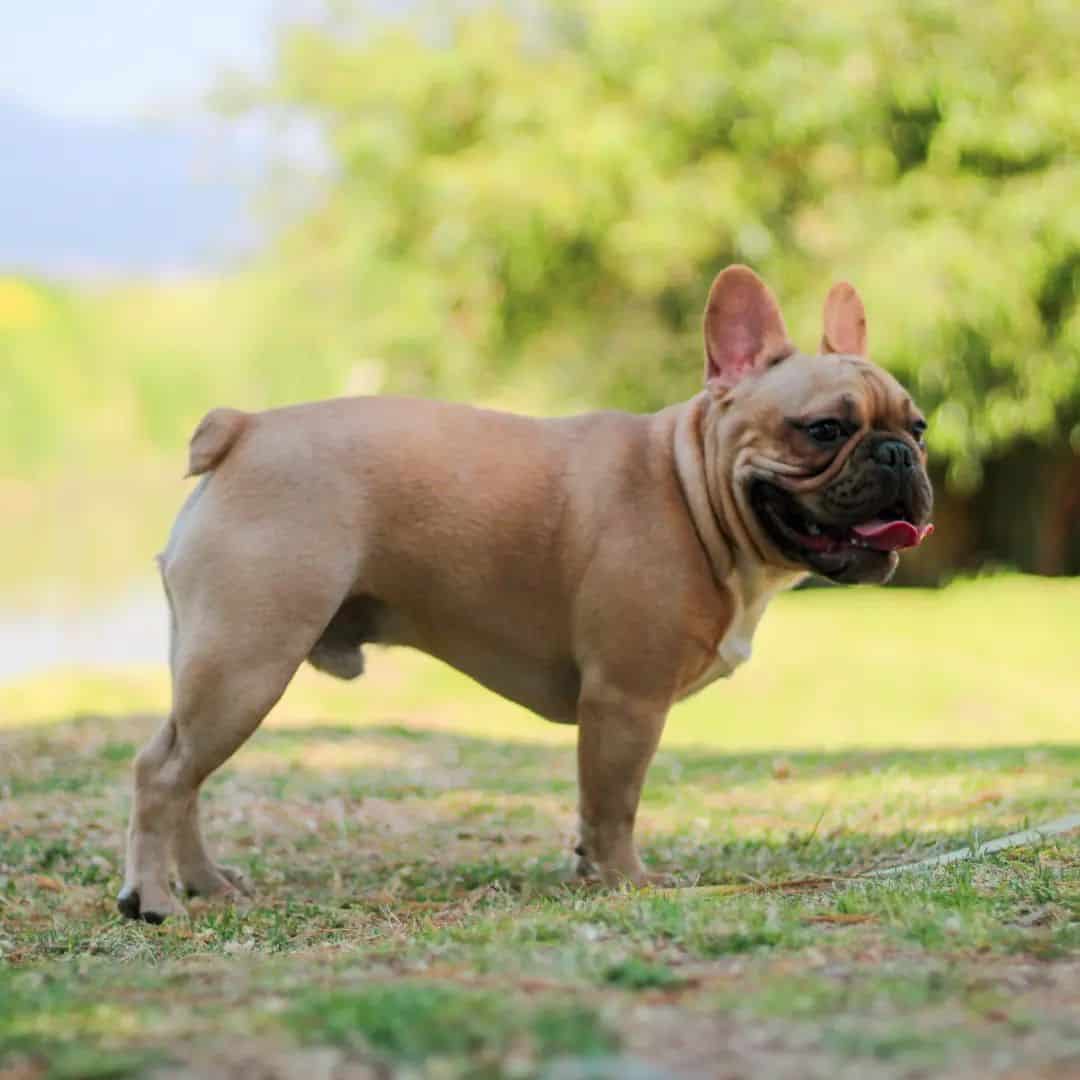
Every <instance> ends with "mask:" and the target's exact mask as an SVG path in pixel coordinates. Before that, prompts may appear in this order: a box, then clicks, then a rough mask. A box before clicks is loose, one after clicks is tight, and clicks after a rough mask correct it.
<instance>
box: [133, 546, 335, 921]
mask: <svg viewBox="0 0 1080 1080" xmlns="http://www.w3.org/2000/svg"><path fill="white" fill-rule="evenodd" d="M271 546H272V545H271ZM200 554H205V553H200ZM268 554H269V553H267V552H265V550H264V553H263V556H262V558H261V559H260V564H261V565H260V567H258V568H252V566H251V564H250V563H241V562H238V561H234V560H232V559H230V558H228V557H227V555H223V553H221V552H216V553H215V558H214V561H213V564H212V566H213V572H212V573H211V572H210V571H209V570H207V569H206V565H207V564H206V562H205V560H204V559H202V558H199V559H194V558H192V559H188V560H185V565H182V566H181V567H180V568H179V569H178V570H177V569H176V568H174V567H170V566H165V567H164V576H165V577H166V579H167V591H168V593H169V598H170V603H171V604H172V605H173V609H174V618H175V623H174V630H175V640H174V642H173V648H172V656H171V659H172V668H173V708H172V713H171V715H170V716H169V718H168V720H166V721H165V723H164V725H163V726H162V728H161V730H160V731H159V732H158V734H157V735H156V736H155V737H154V738H153V739H152V740H151V741H150V743H149V744H148V745H147V747H146V748H145V749H144V750H143V751H142V752H141V753H140V754H139V756H138V758H137V759H136V762H135V785H134V802H133V806H132V812H131V825H130V829H129V833H128V852H127V870H126V874H125V881H124V887H123V889H122V890H121V892H120V895H119V897H118V901H117V903H118V906H119V908H120V911H121V912H123V914H125V915H127V916H129V917H131V918H142V919H145V920H146V921H147V922H161V921H162V920H163V919H164V918H165V917H166V916H168V915H169V914H172V913H175V912H177V911H180V910H182V909H181V908H180V905H179V904H178V903H177V901H176V900H175V899H174V897H173V895H172V892H171V890H170V885H169V872H170V863H171V860H172V857H173V856H175V857H176V859H177V862H178V864H179V869H180V874H181V881H182V884H183V885H184V887H185V888H187V889H190V890H192V891H198V892H219V891H222V890H223V889H224V890H228V889H230V888H232V887H234V886H239V880H236V879H234V878H233V876H232V875H231V874H230V873H229V872H227V871H225V870H223V869H221V868H219V867H217V866H216V865H215V864H214V863H213V862H212V861H211V860H210V858H209V857H208V855H207V853H206V850H205V847H204V846H203V842H202V837H201V835H200V832H199V825H198V817H197V813H198V811H197V807H196V800H197V798H198V792H199V788H200V786H201V785H202V783H203V781H204V780H205V779H206V778H207V777H208V776H209V775H210V774H211V773H212V772H213V771H214V770H215V769H217V768H218V767H219V766H220V765H221V764H223V763H224V762H225V761H226V760H227V759H228V758H229V757H231V756H232V754H233V753H234V752H235V751H236V750H237V749H238V748H239V747H240V746H241V744H242V743H243V742H244V741H245V740H246V739H247V738H248V737H249V736H250V735H251V734H252V733H253V732H254V731H255V729H256V728H257V727H258V726H259V724H260V723H261V722H262V719H263V717H265V716H266V714H267V713H268V712H269V711H270V709H271V708H272V707H273V706H274V704H275V703H276V702H277V700H278V698H279V697H280V696H281V694H282V693H283V692H284V690H285V687H286V686H287V685H288V683H289V681H290V679H291V678H292V677H293V674H294V673H295V672H296V669H297V667H299V665H300V663H301V662H302V661H303V659H304V657H305V656H306V655H307V654H308V652H309V651H310V649H311V647H312V645H313V644H314V642H315V641H316V639H317V638H318V637H319V635H320V633H321V632H322V630H323V628H324V627H325V626H326V624H327V622H328V621H329V619H330V617H331V616H332V614H333V612H334V611H335V609H336V608H337V606H338V605H339V604H340V597H341V595H342V593H343V592H344V589H345V587H346V583H345V581H344V577H343V576H342V575H338V574H334V573H332V569H333V568H330V569H331V572H328V573H327V574H326V576H325V578H316V579H314V580H313V579H312V578H308V579H307V580H304V579H303V578H302V577H300V576H299V575H292V576H290V575H287V574H276V575H274V574H271V573H268V568H267V567H266V565H265V562H264V560H265V559H266V558H267V557H268ZM279 554H280V553H279ZM283 565H288V562H287V561H286V562H284V563H283ZM339 577H340V578H341V580H338V578H339ZM268 582H272V585H268V584H267V583H268Z"/></svg>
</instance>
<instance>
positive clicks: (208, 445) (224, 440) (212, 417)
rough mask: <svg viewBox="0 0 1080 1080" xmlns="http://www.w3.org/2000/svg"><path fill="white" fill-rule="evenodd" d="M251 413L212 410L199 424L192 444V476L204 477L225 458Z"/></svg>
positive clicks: (189, 473)
mask: <svg viewBox="0 0 1080 1080" xmlns="http://www.w3.org/2000/svg"><path fill="white" fill-rule="evenodd" d="M250 419H251V414H250V413H246V412H241V411H240V410H239V409H212V410H211V411H210V412H208V413H207V414H206V415H205V416H204V417H203V418H202V420H201V421H200V422H199V426H198V427H197V428H196V429H195V433H194V434H193V435H192V436H191V442H190V443H189V445H188V472H187V474H188V476H201V475H202V474H203V473H205V472H209V471H210V470H211V469H213V468H216V467H217V466H218V465H220V464H221V462H222V461H224V459H225V455H226V454H228V452H229V451H230V450H231V449H232V447H233V444H234V443H235V442H236V440H237V439H239V438H240V435H241V434H242V433H243V431H244V428H246V427H247V423H248V421H249V420H250Z"/></svg>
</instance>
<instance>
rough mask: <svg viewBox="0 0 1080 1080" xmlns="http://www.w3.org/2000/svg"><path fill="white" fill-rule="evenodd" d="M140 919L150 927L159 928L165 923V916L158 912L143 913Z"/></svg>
mask: <svg viewBox="0 0 1080 1080" xmlns="http://www.w3.org/2000/svg"><path fill="white" fill-rule="evenodd" d="M140 918H141V919H142V921H143V922H147V923H149V924H150V925H151V926H160V925H161V924H162V923H163V922H164V921H165V916H164V915H162V914H161V913H160V912H158V911H144V912H143V913H142V915H141V916H140Z"/></svg>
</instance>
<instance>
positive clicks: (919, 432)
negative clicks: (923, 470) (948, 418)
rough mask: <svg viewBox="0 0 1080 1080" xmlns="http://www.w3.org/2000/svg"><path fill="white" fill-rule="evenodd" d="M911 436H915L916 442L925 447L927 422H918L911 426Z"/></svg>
mask: <svg viewBox="0 0 1080 1080" xmlns="http://www.w3.org/2000/svg"><path fill="white" fill-rule="evenodd" d="M911 434H912V435H914V436H915V441H916V442H917V443H918V444H919V445H920V446H925V445H926V421H925V420H916V421H915V423H914V424H912V425H911Z"/></svg>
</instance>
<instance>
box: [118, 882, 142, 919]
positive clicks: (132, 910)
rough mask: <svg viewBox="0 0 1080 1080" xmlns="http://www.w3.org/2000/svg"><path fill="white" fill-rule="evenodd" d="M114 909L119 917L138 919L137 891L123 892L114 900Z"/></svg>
mask: <svg viewBox="0 0 1080 1080" xmlns="http://www.w3.org/2000/svg"><path fill="white" fill-rule="evenodd" d="M116 907H117V909H118V910H119V912H120V914H121V915H124V916H126V917H127V918H129V919H137V918H138V917H139V890H138V889H125V890H123V891H122V892H121V893H120V895H119V896H118V897H117V898H116Z"/></svg>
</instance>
